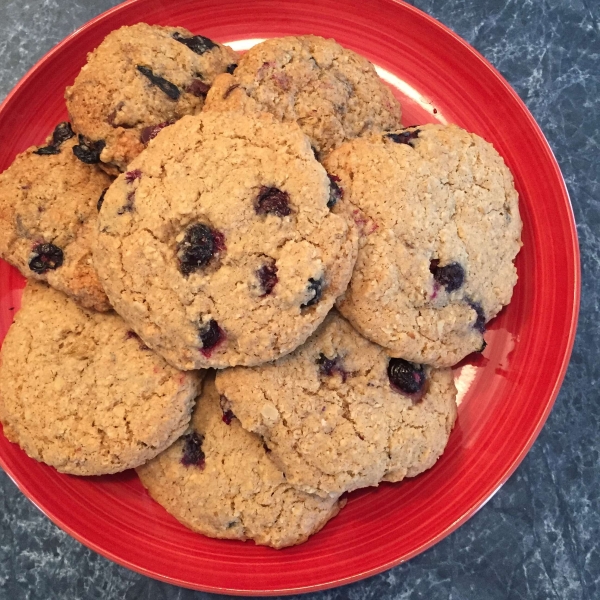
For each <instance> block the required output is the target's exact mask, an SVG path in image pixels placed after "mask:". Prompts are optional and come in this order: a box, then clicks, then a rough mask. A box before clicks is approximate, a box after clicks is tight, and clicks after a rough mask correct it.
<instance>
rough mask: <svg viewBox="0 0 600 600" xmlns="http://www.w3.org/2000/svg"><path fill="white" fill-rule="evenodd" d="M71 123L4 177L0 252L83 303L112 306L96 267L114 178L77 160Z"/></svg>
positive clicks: (0, 195) (26, 272)
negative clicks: (103, 206)
mask: <svg viewBox="0 0 600 600" xmlns="http://www.w3.org/2000/svg"><path fill="white" fill-rule="evenodd" d="M75 144H76V140H75V139H74V138H73V132H72V130H71V127H70V125H69V123H66V122H65V123H61V124H59V125H58V126H57V127H56V129H55V131H54V134H53V135H52V136H50V137H49V138H48V140H47V143H46V145H45V146H42V147H39V148H38V147H35V146H34V147H31V148H29V149H28V150H26V151H25V152H23V153H21V154H19V156H17V158H16V159H15V160H14V162H13V164H12V165H11V166H10V167H9V168H8V169H7V170H6V171H4V173H2V174H1V175H0V256H1V257H2V258H3V259H4V260H6V261H7V262H9V263H10V264H11V265H13V266H15V267H16V268H17V269H19V271H21V273H22V274H23V275H24V276H25V277H28V278H30V279H37V280H39V281H47V282H48V283H49V284H50V285H51V286H52V287H54V288H56V289H58V290H61V291H62V292H64V293H65V294H68V295H69V296H71V297H72V298H73V299H74V300H76V301H77V302H79V303H80V304H81V305H82V306H85V307H87V308H94V309H96V310H100V311H105V310H110V304H109V302H108V298H107V297H106V294H105V293H104V290H103V289H102V286H101V285H100V282H99V280H98V276H97V275H96V271H95V269H94V266H93V265H92V253H91V242H92V237H93V234H94V231H95V229H96V220H97V215H98V204H99V202H101V200H100V199H101V197H102V195H103V193H104V191H105V190H106V189H107V188H108V187H109V186H110V184H111V181H112V179H111V178H110V177H109V176H108V175H106V173H104V172H103V171H101V170H100V169H98V168H97V167H96V166H95V165H87V164H85V163H83V162H81V161H80V160H78V159H77V158H76V156H75V155H74V154H73V148H74V146H75Z"/></svg>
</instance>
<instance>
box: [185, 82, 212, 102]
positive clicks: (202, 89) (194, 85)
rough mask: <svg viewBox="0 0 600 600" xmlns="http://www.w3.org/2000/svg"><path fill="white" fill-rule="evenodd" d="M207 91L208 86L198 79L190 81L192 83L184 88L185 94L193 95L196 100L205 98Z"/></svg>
mask: <svg viewBox="0 0 600 600" xmlns="http://www.w3.org/2000/svg"><path fill="white" fill-rule="evenodd" d="M208 90H210V85H208V84H207V83H204V81H202V80H200V79H192V82H191V83H190V84H189V85H188V86H187V88H186V92H189V93H190V94H194V96H196V97H197V98H203V97H204V96H206V94H208Z"/></svg>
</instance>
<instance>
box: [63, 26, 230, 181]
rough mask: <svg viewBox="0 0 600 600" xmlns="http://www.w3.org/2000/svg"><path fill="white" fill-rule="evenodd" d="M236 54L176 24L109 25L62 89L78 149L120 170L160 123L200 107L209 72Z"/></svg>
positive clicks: (90, 158)
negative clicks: (81, 66) (111, 28)
mask: <svg viewBox="0 0 600 600" xmlns="http://www.w3.org/2000/svg"><path fill="white" fill-rule="evenodd" d="M237 60H238V55H237V53H236V52H234V51H233V50H232V49H231V48H229V47H227V46H223V45H221V44H217V43H216V42H213V41H212V40H210V39H208V38H206V37H203V36H201V35H194V34H192V33H190V32H189V31H187V30H186V29H183V28H182V27H160V26H158V25H147V24H146V23H138V24H137V25H132V26H130V27H121V28H120V29H117V30H116V31H113V32H111V33H110V34H109V35H108V36H106V38H105V39H104V41H103V42H102V43H101V44H100V46H98V48H96V50H94V51H93V52H92V53H90V54H89V55H88V61H87V64H86V65H85V66H84V67H83V69H82V70H81V72H80V73H79V75H78V76H77V78H76V79H75V83H74V84H73V85H72V86H71V87H69V88H67V90H66V93H65V98H66V101H67V108H68V110H69V115H70V118H71V121H72V122H73V128H74V129H75V131H76V132H77V133H78V134H80V138H79V144H78V146H77V151H78V152H79V153H80V154H81V155H82V156H83V157H85V158H86V160H88V161H89V162H97V161H101V162H102V164H103V165H105V168H108V169H109V170H110V171H111V172H113V173H114V174H115V175H116V174H118V172H119V171H124V170H125V168H126V167H127V165H128V164H129V163H130V162H131V160H133V158H135V157H136V156H137V155H138V154H139V153H140V152H141V151H142V150H143V149H144V147H145V146H146V144H147V143H148V141H149V140H150V139H151V138H152V137H153V136H155V135H156V133H157V132H158V131H159V130H160V129H161V128H163V127H165V126H167V125H169V124H171V123H172V122H174V121H176V120H177V119H180V118H181V117H182V116H184V115H188V114H195V113H197V112H199V111H200V110H201V109H202V106H203V104H204V99H205V96H206V93H207V92H208V89H209V88H210V85H211V84H212V82H213V80H214V78H215V76H216V75H218V74H219V73H225V72H226V71H227V70H232V69H233V68H234V67H235V64H236V63H237ZM98 90H102V93H98Z"/></svg>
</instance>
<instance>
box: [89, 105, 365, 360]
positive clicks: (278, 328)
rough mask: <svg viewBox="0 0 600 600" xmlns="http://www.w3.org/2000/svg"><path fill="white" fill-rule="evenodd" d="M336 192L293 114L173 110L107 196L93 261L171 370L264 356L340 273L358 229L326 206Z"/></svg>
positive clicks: (303, 327) (297, 330)
mask: <svg viewBox="0 0 600 600" xmlns="http://www.w3.org/2000/svg"><path fill="white" fill-rule="evenodd" d="M336 190H338V188H337V185H336V184H335V182H332V181H331V180H330V179H329V178H328V176H327V173H326V172H325V170H324V169H323V167H322V166H321V165H320V164H319V163H318V162H317V161H316V160H315V158H314V156H313V153H312V150H311V149H310V144H309V142H308V140H307V138H306V137H305V136H304V135H303V134H302V132H301V131H300V129H299V128H298V126H297V125H296V124H294V123H286V124H282V123H277V122H276V121H275V120H274V119H273V117H272V116H271V115H268V114H256V115H251V116H245V115H241V114H238V115H236V116H235V118H232V117H231V115H228V114H222V113H204V114H202V115H198V116H193V117H192V116H188V117H184V118H183V119H181V120H180V121H179V122H177V123H176V124H175V125H172V126H171V127H168V128H166V129H164V130H163V131H162V132H161V133H160V134H159V135H158V136H157V137H156V139H155V140H153V141H152V142H151V143H150V145H149V146H148V148H147V150H146V151H145V152H144V153H143V154H142V155H140V156H139V157H138V158H137V159H135V160H134V162H133V163H131V165H130V171H128V172H127V173H125V174H123V175H121V176H120V177H119V178H118V179H117V180H116V181H115V182H114V184H113V185H112V186H111V188H110V190H109V191H108V192H107V193H106V196H105V199H104V204H103V206H102V210H101V211H100V216H99V230H98V238H97V242H96V245H95V246H94V262H95V265H96V268H97V269H98V272H99V274H100V277H101V280H102V283H103V285H104V287H105V289H106V292H107V294H108V297H109V298H110V300H111V302H112V303H113V305H114V307H115V310H116V311H117V312H118V313H119V314H120V315H121V316H122V317H123V318H124V319H125V321H127V322H128V323H129V324H130V326H131V327H132V328H133V329H134V330H135V331H136V332H137V333H138V335H139V336H140V337H141V338H142V339H143V340H144V342H145V343H146V344H147V345H148V346H150V347H151V348H152V349H153V350H155V351H156V352H158V353H159V354H161V355H162V356H164V357H165V358H166V360H167V361H169V362H170V363H171V364H173V365H174V366H176V367H178V368H180V369H197V368H204V367H216V368H223V367H228V366H232V365H256V364H259V363H262V362H265V361H267V360H273V359H275V358H278V357H279V356H281V355H283V354H286V353H287V352H291V351H292V350H294V349H295V348H296V347H297V346H299V345H300V344H301V343H302V342H304V340H306V338H307V337H308V336H309V335H310V334H311V333H312V332H313V331H314V330H315V329H316V328H317V326H318V325H319V323H321V322H322V321H323V319H324V318H325V316H326V315H327V313H328V312H329V310H330V309H331V307H332V306H333V304H334V302H335V299H336V298H337V297H338V296H339V295H340V294H341V293H342V292H343V291H344V290H345V289H346V286H347V284H348V281H349V279H350V276H351V273H352V267H353V265H354V261H355V257H356V248H357V238H358V236H357V233H356V230H355V228H354V227H353V225H352V226H351V225H350V224H349V223H348V221H347V220H346V218H345V217H341V216H339V215H336V214H333V213H332V212H331V208H330V207H331V206H333V205H334V203H335V202H336V201H337V200H338V195H337V192H336ZM340 202H341V200H340Z"/></svg>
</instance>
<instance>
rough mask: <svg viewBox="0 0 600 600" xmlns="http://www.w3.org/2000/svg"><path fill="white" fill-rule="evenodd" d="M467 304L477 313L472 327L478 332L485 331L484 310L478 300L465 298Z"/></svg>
mask: <svg viewBox="0 0 600 600" xmlns="http://www.w3.org/2000/svg"><path fill="white" fill-rule="evenodd" d="M467 304H468V305H469V306H470V307H471V308H472V309H473V310H474V311H475V312H476V313H477V319H476V320H475V323H474V324H473V327H474V328H475V329H477V331H479V332H480V333H485V312H484V311H483V308H482V306H481V304H479V302H474V301H473V300H471V299H467Z"/></svg>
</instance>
